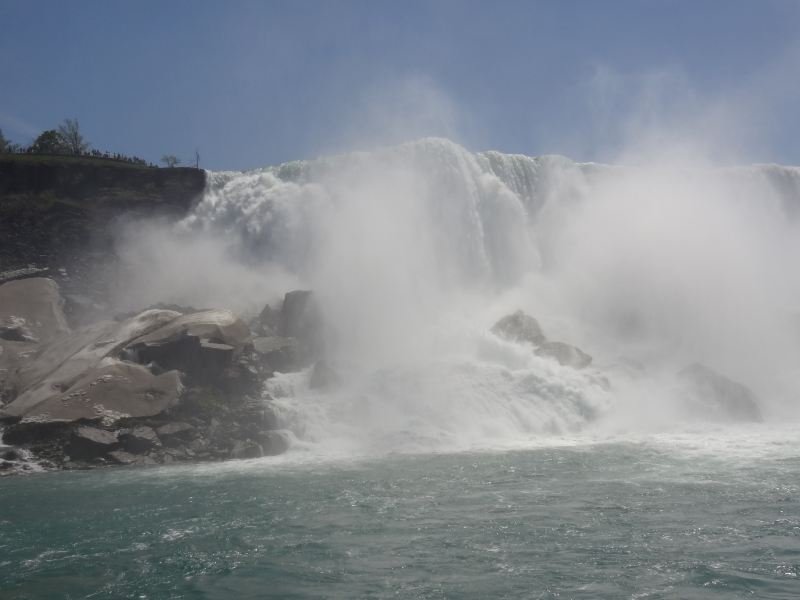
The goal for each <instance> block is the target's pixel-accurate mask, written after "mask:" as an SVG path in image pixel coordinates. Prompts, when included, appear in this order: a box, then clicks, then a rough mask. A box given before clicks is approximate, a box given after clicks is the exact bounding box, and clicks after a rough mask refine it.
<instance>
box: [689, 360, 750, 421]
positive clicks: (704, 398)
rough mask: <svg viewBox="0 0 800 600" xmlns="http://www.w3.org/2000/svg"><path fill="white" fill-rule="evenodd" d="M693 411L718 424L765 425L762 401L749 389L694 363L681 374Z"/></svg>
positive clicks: (690, 408) (690, 407)
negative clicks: (763, 423) (746, 423)
mask: <svg viewBox="0 0 800 600" xmlns="http://www.w3.org/2000/svg"><path fill="white" fill-rule="evenodd" d="M678 380H679V381H680V383H681V385H682V390H681V392H682V395H683V397H684V400H685V402H686V403H687V406H688V408H689V410H691V411H692V412H693V413H695V414H696V415H697V416H699V417H701V418H706V419H710V420H715V421H737V422H761V421H763V420H764V419H763V417H762V415H761V409H760V408H759V406H758V398H757V397H756V395H755V394H754V393H753V392H752V391H751V390H750V389H749V388H748V387H746V386H744V385H742V384H741V383H737V382H735V381H733V380H731V379H728V378H727V377H725V376H724V375H721V374H720V373H717V372H716V371H713V370H712V369H710V368H708V367H706V366H705V365H702V364H699V363H694V364H691V365H689V366H688V367H686V368H684V369H682V370H681V371H680V372H679V373H678Z"/></svg>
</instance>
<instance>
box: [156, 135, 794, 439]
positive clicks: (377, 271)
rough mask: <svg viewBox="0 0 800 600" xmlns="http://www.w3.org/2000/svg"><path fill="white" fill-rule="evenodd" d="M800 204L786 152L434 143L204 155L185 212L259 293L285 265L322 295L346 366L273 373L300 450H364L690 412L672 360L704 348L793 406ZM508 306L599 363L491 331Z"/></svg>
mask: <svg viewBox="0 0 800 600" xmlns="http://www.w3.org/2000/svg"><path fill="white" fill-rule="evenodd" d="M799 207H800V169H797V168H791V167H776V166H764V167H747V168H712V167H711V166H708V165H696V164H693V165H687V164H685V163H683V162H681V161H674V157H672V159H671V160H669V161H666V162H664V163H663V164H656V165H655V166H652V165H643V166H636V167H625V168H623V167H612V166H605V165H596V164H579V163H574V162H572V161H570V160H568V159H566V158H563V157H558V156H545V157H527V156H521V155H504V154H500V153H497V152H485V153H478V154H473V153H470V152H468V151H467V150H465V149H464V148H462V147H460V146H458V145H456V144H454V143H452V142H449V141H447V140H441V139H425V140H421V141H418V142H414V143H409V144H404V145H400V146H395V147H390V148H384V149H379V150H375V151H372V152H359V153H352V154H345V155H340V156H334V157H329V158H323V159H318V160H313V161H298V162H292V163H286V164H283V165H279V166H277V167H269V168H265V169H262V170H257V171H250V172H244V173H232V172H221V173H211V174H210V176H209V184H208V189H207V191H206V194H205V196H204V198H203V199H202V201H201V202H200V203H199V204H198V205H197V207H196V208H195V210H194V213H193V214H192V215H191V216H190V217H188V218H187V219H186V220H185V221H184V222H183V223H182V224H181V230H182V231H183V233H184V234H185V236H186V239H187V240H191V239H194V240H199V239H214V240H216V242H215V243H216V244H218V245H217V246H216V247H215V248H216V249H217V250H218V251H220V252H224V254H225V256H226V261H227V262H226V263H225V265H233V266H231V267H230V269H227V267H226V270H227V272H228V273H229V274H230V273H233V272H236V273H237V274H238V275H237V276H236V277H235V279H236V283H235V285H232V283H231V280H230V278H229V279H227V280H225V281H226V286H227V287H229V288H231V287H232V288H233V289H236V290H238V291H237V294H238V296H239V300H240V301H242V302H244V300H243V299H244V298H247V302H251V304H252V306H250V308H255V305H257V304H259V303H263V302H264V301H265V300H273V301H274V300H275V298H276V297H277V296H278V294H279V292H282V291H284V290H285V289H286V284H287V281H291V282H292V283H293V284H294V285H295V287H305V288H309V289H313V290H314V291H315V294H316V296H317V297H318V299H319V304H320V306H321V307H322V309H323V311H324V316H325V323H326V347H327V352H328V356H327V358H328V359H329V360H331V361H333V363H334V364H335V368H336V369H337V370H338V371H339V373H340V375H341V378H342V383H341V385H340V386H339V387H337V388H335V389H333V390H325V391H320V390H312V389H309V385H308V377H309V374H308V372H305V373H299V374H284V375H279V376H278V377H276V378H274V379H273V380H271V381H270V382H269V385H268V390H267V391H268V392H269V395H270V397H272V398H273V402H274V405H275V406H276V408H277V411H278V414H279V417H280V418H281V419H282V421H283V424H284V426H285V427H286V428H287V429H289V430H290V431H291V433H292V435H293V437H294V447H295V448H296V449H297V448H305V449H307V450H310V451H314V450H320V451H324V452H325V453H327V454H330V453H332V452H334V453H335V452H337V451H341V452H343V453H374V452H391V451H424V450H431V449H433V450H440V449H441V450H448V449H464V448H472V447H487V446H491V447H495V446H507V445H513V444H517V443H529V442H530V441H531V440H538V439H541V438H542V437H543V436H547V435H552V434H565V433H575V432H579V431H587V430H590V431H598V430H599V431H607V430H609V428H610V430H612V431H620V430H638V429H641V428H664V427H672V426H676V425H675V424H676V423H677V424H681V423H686V422H687V419H688V420H689V421H690V422H691V421H692V420H695V419H696V418H698V415H697V413H695V412H693V411H692V410H691V409H690V408H687V406H686V405H685V404H682V403H681V402H680V393H679V390H678V386H677V384H676V380H675V378H674V374H675V373H676V372H677V371H678V370H679V369H680V368H682V367H684V366H685V365H687V364H689V363H692V362H695V361H699V362H703V363H706V364H708V365H710V366H712V367H714V368H716V369H718V370H719V371H721V372H723V373H726V374H728V375H729V376H730V377H732V378H734V379H737V380H740V381H743V382H745V383H746V384H747V385H749V386H751V387H752V388H753V389H754V390H755V391H756V392H757V394H758V395H759V397H760V404H761V410H762V412H763V413H764V414H765V415H766V416H767V418H768V419H770V418H776V417H781V418H785V417H787V416H790V415H791V416H794V414H795V411H796V401H795V398H794V397H793V394H794V391H793V390H795V389H797V384H798V383H800V381H798V375H797V374H796V369H795V368H794V366H793V365H795V364H796V361H797V359H798V357H799V355H800V352H799V350H800V348H799V346H800V344H799V343H798V337H799V336H798V331H797V330H798V319H799V317H798V314H800V313H799V311H800V278H799V277H798V275H797V274H796V272H795V270H792V269H791V261H789V260H787V257H789V256H797V255H798V250H800V248H799V247H798V245H800V244H799V242H798V240H800V236H798V235H797V234H798V208H799ZM187 248H188V250H187V252H186V254H187V255H191V254H192V253H193V252H194V250H192V245H191V242H187ZM173 253H175V248H173ZM179 264H181V265H183V264H185V263H179ZM255 280H258V281H259V284H258V285H255V284H254V283H253V281H255ZM237 286H238V287H237ZM254 290H257V291H258V294H256V295H254V294H253V291H254ZM270 294H271V296H270ZM162 297H163V295H162ZM173 299H174V300H180V299H181V298H177V297H176V298H173ZM184 301H189V302H196V300H194V299H192V298H185V299H184ZM518 308H521V309H523V310H525V311H526V312H527V313H529V314H531V315H534V316H535V317H536V318H537V319H539V321H540V322H541V323H542V325H543V328H544V330H545V334H546V335H547V336H548V338H550V339H554V340H561V341H564V342H568V343H570V344H574V345H576V346H578V347H580V348H582V349H583V350H585V351H586V352H588V353H589V354H591V355H592V356H593V357H594V362H593V364H592V366H590V367H589V368H586V369H575V368H572V367H570V366H562V365H560V364H558V363H557V362H556V361H554V360H552V359H551V358H547V357H541V356H537V355H535V354H534V353H533V352H532V348H531V347H529V346H525V345H520V344H518V343H514V342H510V341H507V340H503V339H500V338H498V337H497V336H495V335H493V334H492V333H490V331H489V330H490V328H491V326H492V324H493V323H494V322H495V321H496V320H497V319H498V318H500V317H502V316H503V315H505V314H508V313H510V312H513V311H514V310H516V309H518ZM668 424H669V425H668Z"/></svg>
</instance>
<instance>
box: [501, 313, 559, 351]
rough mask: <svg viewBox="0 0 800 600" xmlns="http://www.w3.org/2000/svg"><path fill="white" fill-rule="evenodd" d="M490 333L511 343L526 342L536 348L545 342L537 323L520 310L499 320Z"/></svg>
mask: <svg viewBox="0 0 800 600" xmlns="http://www.w3.org/2000/svg"><path fill="white" fill-rule="evenodd" d="M492 333H494V334H495V335H496V336H498V337H501V338H503V339H505V340H509V341H511V342H527V343H529V344H533V345H534V346H538V345H539V344H542V343H544V342H545V341H546V338H545V337H544V334H543V333H542V328H541V327H539V323H538V321H536V319H534V318H533V317H531V316H529V315H526V314H525V313H524V312H522V311H521V310H518V311H516V312H515V313H513V314H511V315H507V316H505V317H503V318H502V319H500V320H499V321H498V322H497V323H495V324H494V327H492Z"/></svg>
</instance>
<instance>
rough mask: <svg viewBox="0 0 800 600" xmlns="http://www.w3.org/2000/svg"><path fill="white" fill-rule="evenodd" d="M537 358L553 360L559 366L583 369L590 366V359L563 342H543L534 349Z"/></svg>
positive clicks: (582, 352) (578, 349)
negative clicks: (542, 357)
mask: <svg viewBox="0 0 800 600" xmlns="http://www.w3.org/2000/svg"><path fill="white" fill-rule="evenodd" d="M536 355H537V356H544V357H547V358H554V359H555V360H557V361H558V363H559V364H560V365H563V366H565V367H572V368H573V369H584V368H586V367H588V366H589V365H590V364H592V357H591V356H589V355H588V354H586V352H584V351H583V350H581V349H580V348H576V347H575V346H571V345H569V344H565V343H564V342H544V343H542V345H541V346H539V347H538V348H537V349H536Z"/></svg>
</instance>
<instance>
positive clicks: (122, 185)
mask: <svg viewBox="0 0 800 600" xmlns="http://www.w3.org/2000/svg"><path fill="white" fill-rule="evenodd" d="M205 180H206V176H205V172H204V171H202V170H199V169H183V168H176V169H155V168H146V167H137V166H133V165H128V164H125V163H115V162H113V161H104V160H92V159H86V158H74V159H73V158H70V157H42V156H30V155H0V240H2V243H0V265H2V270H3V271H8V272H16V273H21V272H23V271H25V270H28V272H29V273H36V270H37V269H45V270H46V272H47V273H48V274H49V276H51V277H54V278H55V279H57V280H58V283H59V284H60V285H61V287H62V289H63V290H65V292H66V294H68V295H71V294H78V295H82V296H86V297H89V298H91V299H92V300H93V301H98V302H100V303H102V300H103V298H104V297H105V294H106V292H107V290H106V289H105V288H104V287H103V285H104V284H101V283H99V282H101V281H102V280H104V279H106V278H98V277H96V274H97V271H98V269H99V270H101V271H103V272H105V273H106V274H113V273H114V271H115V265H116V258H115V254H114V231H115V229H116V226H117V224H118V223H120V222H122V221H124V220H130V219H135V218H139V217H148V218H150V217H159V216H164V217H167V218H181V217H183V216H185V215H186V213H187V212H188V210H189V209H190V207H191V206H192V203H193V202H194V200H195V199H196V198H197V197H198V196H199V195H200V194H201V193H202V192H203V190H204V189H205ZM40 272H42V271H40ZM68 308H69V307H68ZM77 308H78V309H80V307H77Z"/></svg>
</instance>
